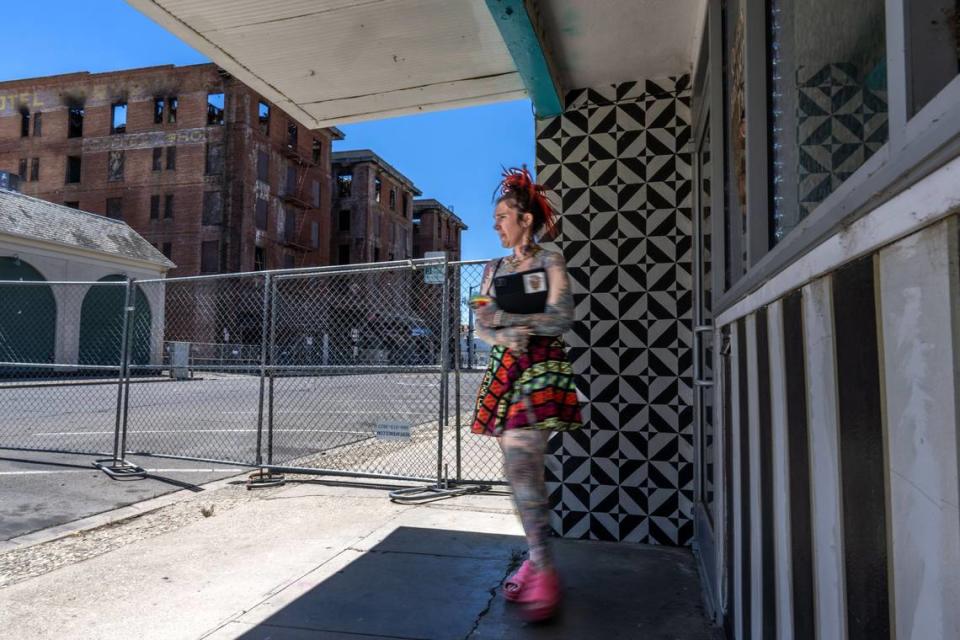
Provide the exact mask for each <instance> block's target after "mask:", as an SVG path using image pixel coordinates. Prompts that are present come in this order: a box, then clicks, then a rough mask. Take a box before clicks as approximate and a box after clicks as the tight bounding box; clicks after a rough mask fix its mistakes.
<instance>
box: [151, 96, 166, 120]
mask: <svg viewBox="0 0 960 640" xmlns="http://www.w3.org/2000/svg"><path fill="white" fill-rule="evenodd" d="M163 107H164V102H163V98H161V97H159V96H158V97H156V98H154V99H153V122H154V124H163Z"/></svg>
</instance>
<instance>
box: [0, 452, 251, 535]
mask: <svg viewBox="0 0 960 640" xmlns="http://www.w3.org/2000/svg"><path fill="white" fill-rule="evenodd" d="M247 473H248V472H247V471H244V472H243V473H239V474H237V475H233V476H230V477H227V478H220V479H219V480H214V481H213V482H208V483H206V484H202V485H198V486H199V487H200V488H201V489H203V492H208V491H217V490H219V489H223V488H224V487H227V486H229V485H230V484H231V483H234V482H236V479H237V478H239V477H241V476H244V475H246V474H247ZM198 493H200V492H197V491H194V490H191V489H180V490H179V491H174V492H172V493H167V494H164V495H162V496H157V497H156V498H150V499H149V500H144V501H142V502H137V503H135V504H129V505H127V506H125V507H119V508H117V509H113V510H111V511H104V512H102V513H98V514H96V515H92V516H87V517H86V518H81V519H79V520H74V521H73V522H67V523H65V524H59V525H56V526H53V527H49V528H47V529H41V530H40V531H33V532H31V533H26V534H24V535H22V536H17V537H16V538H11V539H10V540H5V541H0V554H4V553H7V552H8V551H13V550H15V549H26V548H28V547H33V546H36V545H38V544H43V543H45V542H53V541H54V540H59V539H60V538H66V537H67V536H71V535H76V534H78V533H83V532H85V531H90V530H91V529H98V528H100V527H103V526H105V525H108V524H114V523H116V522H120V521H123V520H129V519H131V518H135V517H139V516H143V515H146V514H148V513H151V512H153V511H157V510H158V509H162V508H163V507H166V506H169V505H171V504H175V503H177V502H182V501H183V500H186V499H187V498H190V497H191V496H195V495H198Z"/></svg>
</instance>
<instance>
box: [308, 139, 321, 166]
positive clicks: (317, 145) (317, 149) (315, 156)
mask: <svg viewBox="0 0 960 640" xmlns="http://www.w3.org/2000/svg"><path fill="white" fill-rule="evenodd" d="M322 154H323V144H322V143H321V142H320V141H319V140H317V139H316V138H314V139H313V150H312V154H311V156H310V159H311V160H313V164H320V157H321V156H322Z"/></svg>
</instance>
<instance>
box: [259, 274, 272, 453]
mask: <svg viewBox="0 0 960 640" xmlns="http://www.w3.org/2000/svg"><path fill="white" fill-rule="evenodd" d="M269 308H270V274H269V273H267V274H266V275H265V276H264V281H263V312H262V313H261V326H260V399H259V400H258V402H257V458H256V465H257V466H258V467H259V466H260V465H262V464H263V453H262V451H263V394H264V380H265V379H266V375H267V335H268V333H267V322H268V318H269V315H268V314H269Z"/></svg>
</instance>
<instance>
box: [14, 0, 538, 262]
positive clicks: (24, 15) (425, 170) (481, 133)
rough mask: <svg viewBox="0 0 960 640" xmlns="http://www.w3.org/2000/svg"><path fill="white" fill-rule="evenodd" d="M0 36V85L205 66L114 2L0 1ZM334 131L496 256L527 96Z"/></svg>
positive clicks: (523, 138)
mask: <svg viewBox="0 0 960 640" xmlns="http://www.w3.org/2000/svg"><path fill="white" fill-rule="evenodd" d="M3 35H4V55H3V56H2V57H0V80H17V79H20V78H31V77H35V76H48V75H56V74H61V73H70V72H74V71H91V72H100V71H113V70H116V69H131V68H135V67H149V66H153V65H159V64H176V65H185V64H196V63H200V62H207V58H205V57H204V56H203V55H201V54H200V53H198V52H196V51H194V50H193V49H191V48H190V47H188V46H187V45H185V44H184V43H182V42H180V41H179V40H178V39H177V38H175V37H174V36H172V35H170V34H169V33H167V32H166V31H165V30H163V29H162V28H160V27H159V26H157V25H156V24H155V23H153V22H152V21H151V20H150V19H149V18H147V17H145V16H144V15H142V14H140V13H139V12H137V11H136V10H134V9H133V8H131V7H130V6H129V5H127V4H126V3H125V2H122V1H120V0H84V1H83V2H78V1H76V0H73V1H72V2H67V1H61V0H57V1H53V0H51V1H44V0H36V1H34V2H9V3H4V6H3ZM340 128H341V129H342V130H343V131H344V133H346V134H347V138H346V140H343V141H341V142H338V143H337V144H336V146H335V147H334V149H336V150H343V149H353V148H370V149H374V150H375V151H376V152H377V153H378V154H380V156H381V157H382V158H383V159H384V160H386V161H387V162H389V163H390V164H392V165H393V166H394V167H396V168H397V169H398V170H399V171H401V172H403V173H404V174H405V175H407V176H408V177H409V178H410V179H411V180H413V182H414V184H416V185H417V186H418V187H419V188H420V189H421V190H422V191H423V196H424V197H430V198H436V199H437V200H439V201H440V202H443V203H444V204H446V205H448V206H452V207H453V209H454V211H455V212H456V214H457V215H458V216H460V218H461V219H462V220H463V221H464V222H466V223H467V225H469V227H470V230H469V231H467V232H466V234H465V235H464V239H463V240H464V242H463V254H464V255H463V257H464V258H465V259H474V258H486V257H490V256H493V255H497V254H499V253H502V251H503V250H502V249H501V248H500V244H499V242H498V241H497V239H496V236H495V234H494V233H493V231H492V229H491V224H492V223H491V211H492V203H491V199H492V195H493V191H494V188H495V187H496V184H497V181H498V179H499V175H500V169H501V167H502V166H512V165H520V164H522V163H526V164H528V165H529V166H530V167H531V169H532V167H533V158H534V130H533V128H534V124H533V115H532V112H531V108H530V102H529V101H528V100H520V101H515V102H504V103H499V104H493V105H485V106H479V107H471V108H467V109H456V110H451V111H439V112H434V113H429V114H422V115H416V116H405V117H401V118H394V119H391V120H379V121H375V122H367V123H359V124H353V125H343V126H341V127H340Z"/></svg>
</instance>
